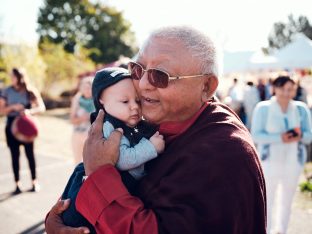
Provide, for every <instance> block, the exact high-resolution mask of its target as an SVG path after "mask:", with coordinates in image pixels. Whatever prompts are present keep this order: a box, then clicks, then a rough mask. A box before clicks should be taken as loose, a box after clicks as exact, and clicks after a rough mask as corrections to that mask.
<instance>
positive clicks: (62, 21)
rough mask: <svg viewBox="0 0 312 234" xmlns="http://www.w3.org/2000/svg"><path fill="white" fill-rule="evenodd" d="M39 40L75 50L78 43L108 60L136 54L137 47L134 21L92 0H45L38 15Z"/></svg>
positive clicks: (100, 59)
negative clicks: (131, 29)
mask: <svg viewBox="0 0 312 234" xmlns="http://www.w3.org/2000/svg"><path fill="white" fill-rule="evenodd" d="M38 24H39V27H38V29H37V32H38V33H39V35H40V40H39V43H43V41H45V40H46V41H49V42H52V43H55V44H61V45H62V46H63V47H64V49H65V50H66V51H67V52H70V53H74V52H75V49H76V45H78V44H79V45H81V46H83V47H85V48H88V49H90V50H91V53H90V58H91V59H92V60H93V61H95V62H97V63H108V62H112V61H114V60H116V59H118V58H119V56H120V55H124V56H133V54H134V52H135V51H136V48H135V46H134V44H135V39H134V34H133V32H131V31H130V26H131V25H130V23H129V22H127V21H126V20H125V19H124V18H123V15H122V13H121V12H118V11H117V10H115V9H114V8H112V7H107V6H104V5H103V4H101V3H91V2H89V1H88V0H67V1H65V0H45V2H44V6H43V7H42V8H40V12H39V17H38Z"/></svg>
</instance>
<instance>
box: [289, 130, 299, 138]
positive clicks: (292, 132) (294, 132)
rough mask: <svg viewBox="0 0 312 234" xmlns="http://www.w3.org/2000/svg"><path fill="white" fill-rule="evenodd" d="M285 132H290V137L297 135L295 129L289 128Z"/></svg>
mask: <svg viewBox="0 0 312 234" xmlns="http://www.w3.org/2000/svg"><path fill="white" fill-rule="evenodd" d="M287 133H291V134H292V137H297V136H298V132H297V131H296V130H295V129H290V130H288V131H287Z"/></svg>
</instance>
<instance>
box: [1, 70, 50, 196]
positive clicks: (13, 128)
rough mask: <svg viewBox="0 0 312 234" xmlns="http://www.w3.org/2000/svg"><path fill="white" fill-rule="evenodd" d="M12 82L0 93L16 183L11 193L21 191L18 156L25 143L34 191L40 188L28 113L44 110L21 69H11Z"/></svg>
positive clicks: (33, 137)
mask: <svg viewBox="0 0 312 234" xmlns="http://www.w3.org/2000/svg"><path fill="white" fill-rule="evenodd" d="M11 82H12V85H11V86H9V87H7V88H6V89H4V90H3V92H2V95H1V96H0V114H4V115H6V116H7V122H6V127H5V135H6V140H7V145H8V147H9V149H10V152H11V156H12V167H13V173H14V180H15V184H16V188H15V191H14V192H13V194H19V193H21V192H22V191H21V189H20V175H19V169H20V165H19V158H20V146H21V145H22V146H24V148H25V153H26V157H27V159H28V164H29V168H30V172H31V179H32V188H31V191H33V192H37V191H39V189H40V187H39V184H38V182H37V173H36V161H35V154H34V140H35V138H36V136H37V133H38V129H37V127H36V125H35V123H34V121H32V118H31V117H30V116H29V115H30V114H36V113H39V112H43V111H44V110H45V105H44V103H43V101H42V98H41V96H40V93H39V92H38V91H37V90H36V89H35V88H34V87H32V86H30V85H29V82H28V79H27V77H26V74H25V73H24V71H23V70H20V69H17V68H13V69H12V72H11Z"/></svg>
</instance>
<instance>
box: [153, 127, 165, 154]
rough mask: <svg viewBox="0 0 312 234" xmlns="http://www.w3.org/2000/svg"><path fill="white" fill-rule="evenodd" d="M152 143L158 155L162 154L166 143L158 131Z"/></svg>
mask: <svg viewBox="0 0 312 234" xmlns="http://www.w3.org/2000/svg"><path fill="white" fill-rule="evenodd" d="M149 140H150V142H152V144H153V145H154V147H155V149H156V151H157V153H161V152H163V151H164V149H165V141H164V137H163V135H160V134H159V132H158V131H157V132H156V133H155V134H154V135H153V136H152V137H151V138H150V139H149Z"/></svg>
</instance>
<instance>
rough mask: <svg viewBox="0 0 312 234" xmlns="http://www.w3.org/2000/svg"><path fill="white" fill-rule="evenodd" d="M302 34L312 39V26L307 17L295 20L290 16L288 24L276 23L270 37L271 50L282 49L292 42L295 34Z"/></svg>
mask: <svg viewBox="0 0 312 234" xmlns="http://www.w3.org/2000/svg"><path fill="white" fill-rule="evenodd" d="M298 32H301V33H303V34H305V35H306V36H307V37H308V38H310V39H312V26H311V25H310V23H309V20H308V18H307V17H305V16H299V17H298V19H295V18H294V17H293V15H289V16H288V22H287V23H283V22H277V23H274V25H273V29H272V31H271V33H270V35H269V38H268V42H269V48H268V49H269V50H273V49H280V48H283V47H284V46H286V45H287V44H288V43H290V42H291V41H292V36H293V34H295V33H298Z"/></svg>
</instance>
